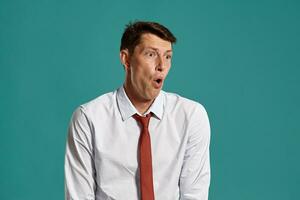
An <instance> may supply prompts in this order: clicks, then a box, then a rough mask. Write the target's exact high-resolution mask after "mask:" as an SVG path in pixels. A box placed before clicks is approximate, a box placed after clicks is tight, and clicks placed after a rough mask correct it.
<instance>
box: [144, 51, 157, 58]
mask: <svg viewBox="0 0 300 200" xmlns="http://www.w3.org/2000/svg"><path fill="white" fill-rule="evenodd" d="M156 55H157V54H156V52H155V51H147V52H146V56H149V57H151V58H153V57H156Z"/></svg>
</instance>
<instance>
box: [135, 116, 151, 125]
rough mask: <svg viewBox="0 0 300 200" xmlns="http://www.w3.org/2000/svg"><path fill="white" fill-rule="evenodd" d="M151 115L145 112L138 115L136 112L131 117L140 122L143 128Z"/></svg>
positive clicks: (147, 123)
mask: <svg viewBox="0 0 300 200" xmlns="http://www.w3.org/2000/svg"><path fill="white" fill-rule="evenodd" d="M151 116H152V114H151V113H149V114H147V115H146V116H145V117H143V116H140V115H138V114H134V115H133V118H134V119H135V120H136V121H138V122H140V123H141V125H142V126H143V128H148V125H149V121H150V118H151Z"/></svg>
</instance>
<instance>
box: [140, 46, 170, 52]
mask: <svg viewBox="0 0 300 200" xmlns="http://www.w3.org/2000/svg"><path fill="white" fill-rule="evenodd" d="M145 49H152V50H155V51H159V49H158V48H155V47H145V48H144V49H143V50H145ZM169 52H170V53H173V51H172V49H169V50H167V51H165V53H169Z"/></svg>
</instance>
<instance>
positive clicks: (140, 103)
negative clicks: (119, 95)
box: [124, 84, 154, 114]
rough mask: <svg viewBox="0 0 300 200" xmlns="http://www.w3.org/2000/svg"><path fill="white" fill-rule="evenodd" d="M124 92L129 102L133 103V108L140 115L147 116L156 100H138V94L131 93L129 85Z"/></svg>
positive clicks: (125, 86)
mask: <svg viewBox="0 0 300 200" xmlns="http://www.w3.org/2000/svg"><path fill="white" fill-rule="evenodd" d="M124 90H125V93H126V95H127V97H128V98H129V100H130V101H131V103H132V104H133V106H134V107H135V108H136V109H137V111H138V112H139V113H140V114H145V113H146V111H147V110H148V109H149V108H150V106H151V105H152V103H153V101H154V99H153V100H143V99H141V98H138V94H134V93H131V92H130V90H129V89H128V85H126V84H124Z"/></svg>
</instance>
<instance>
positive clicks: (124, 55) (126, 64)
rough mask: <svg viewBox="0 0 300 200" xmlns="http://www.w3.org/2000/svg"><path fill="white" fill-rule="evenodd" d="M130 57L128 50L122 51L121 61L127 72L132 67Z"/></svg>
mask: <svg viewBox="0 0 300 200" xmlns="http://www.w3.org/2000/svg"><path fill="white" fill-rule="evenodd" d="M129 58H130V55H129V51H128V49H123V50H121V51H120V60H121V63H122V65H123V66H124V69H125V70H126V71H127V70H128V69H129V67H130V59H129Z"/></svg>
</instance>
